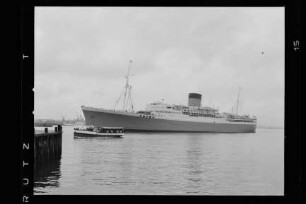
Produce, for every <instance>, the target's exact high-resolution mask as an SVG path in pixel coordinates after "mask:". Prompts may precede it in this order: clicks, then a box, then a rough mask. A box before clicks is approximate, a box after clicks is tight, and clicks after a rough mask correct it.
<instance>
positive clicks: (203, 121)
mask: <svg viewBox="0 0 306 204" xmlns="http://www.w3.org/2000/svg"><path fill="white" fill-rule="evenodd" d="M82 111H83V113H84V117H85V120H86V125H93V126H99V127H103V126H107V127H123V128H124V129H125V131H126V132H148V131H150V132H218V133H253V132H255V131H256V122H230V121H227V120H226V119H224V118H202V117H198V118H196V117H189V116H188V117H186V118H185V117H182V118H179V117H177V118H169V117H164V118H143V117H140V116H139V115H138V114H135V113H129V112H119V111H111V110H105V109H98V108H92V107H85V106H82Z"/></svg>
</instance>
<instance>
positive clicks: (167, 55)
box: [34, 7, 284, 126]
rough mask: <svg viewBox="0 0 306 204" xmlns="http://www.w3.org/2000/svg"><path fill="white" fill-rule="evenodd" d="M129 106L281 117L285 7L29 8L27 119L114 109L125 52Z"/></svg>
mask: <svg viewBox="0 0 306 204" xmlns="http://www.w3.org/2000/svg"><path fill="white" fill-rule="evenodd" d="M130 59H131V60H133V63H132V64H131V74H132V77H131V78H130V84H131V86H132V99H133V102H134V107H135V109H136V110H141V109H144V108H145V106H146V104H147V103H150V102H153V101H158V100H161V99H164V101H165V102H167V103H170V104H184V105H186V104H187V99H188V93H190V92H197V93H200V94H202V105H203V106H208V105H210V104H213V105H214V107H216V108H219V110H220V111H221V112H223V111H225V112H231V110H232V106H233V105H234V103H235V101H236V100H237V94H238V87H239V86H240V87H241V92H240V95H241V98H242V99H241V100H242V102H241V111H240V113H245V114H250V115H256V116H257V118H258V124H261V125H269V126H283V124H284V8H281V7H278V8H262V7H258V8H220V7H219V8H217V7H216V8H213V7H210V8H205V7H202V8H201V7H193V8H174V7H173V8H162V7H159V8H154V7H147V8H129V7H118V8H112V7H107V8H105V7H104V8H103V7H83V8H81V7H70V8H69V7H36V8H35V87H34V91H35V105H34V106H35V110H34V114H35V118H52V119H61V118H62V117H63V116H65V118H66V119H67V118H75V117H76V116H77V115H79V114H81V113H82V112H81V108H80V106H81V105H85V106H93V107H99V108H114V107H115V103H116V100H117V99H118V97H119V95H120V93H121V91H122V89H123V87H124V85H125V78H124V76H125V74H126V72H127V68H128V62H129V60H130Z"/></svg>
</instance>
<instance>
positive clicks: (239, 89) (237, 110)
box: [236, 86, 241, 115]
mask: <svg viewBox="0 0 306 204" xmlns="http://www.w3.org/2000/svg"><path fill="white" fill-rule="evenodd" d="M240 91H241V87H240V86H239V88H238V97H237V109H236V115H238V113H239V103H240V101H239V100H240Z"/></svg>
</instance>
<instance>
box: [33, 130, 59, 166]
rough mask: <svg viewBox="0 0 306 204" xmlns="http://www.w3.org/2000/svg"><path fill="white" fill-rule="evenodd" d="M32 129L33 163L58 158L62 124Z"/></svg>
mask: <svg viewBox="0 0 306 204" xmlns="http://www.w3.org/2000/svg"><path fill="white" fill-rule="evenodd" d="M34 129H35V134H34V164H35V165H36V164H39V163H42V162H47V161H51V160H57V159H60V158H61V155H62V126H61V125H57V126H53V127H43V128H41V127H40V130H37V128H34Z"/></svg>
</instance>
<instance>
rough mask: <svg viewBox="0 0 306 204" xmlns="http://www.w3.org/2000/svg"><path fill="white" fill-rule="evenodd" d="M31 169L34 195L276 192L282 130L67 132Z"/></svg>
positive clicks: (280, 190) (280, 186)
mask: <svg viewBox="0 0 306 204" xmlns="http://www.w3.org/2000/svg"><path fill="white" fill-rule="evenodd" d="M63 131H64V133H63V144H62V147H63V150H62V158H61V160H60V161H54V162H49V163H47V164H45V165H44V166H42V167H40V168H39V169H37V170H36V171H35V174H34V176H35V188H34V194H52V195H54V194H55V195H75V194H78V195H117V194H120V195H189V194H190V195H283V194H284V130H282V129H257V133H248V134H210V133H205V134H204V133H193V134H188V133H180V134H177V133H175V134H174V133H173V134H169V133H164V134H160V133H159V134H155V133H154V134H153V133H150V134H148V133H146V134H143V133H137V134H136V133H135V134H134V133H126V134H125V135H124V137H123V138H108V139H107V138H88V139H84V138H82V139H81V138H74V136H73V127H69V126H64V127H63Z"/></svg>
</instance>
